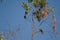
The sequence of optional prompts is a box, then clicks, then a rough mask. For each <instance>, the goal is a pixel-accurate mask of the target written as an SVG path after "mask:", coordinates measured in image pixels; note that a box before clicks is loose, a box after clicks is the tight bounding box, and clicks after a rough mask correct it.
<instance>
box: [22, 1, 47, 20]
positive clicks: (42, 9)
mask: <svg viewBox="0 0 60 40" xmlns="http://www.w3.org/2000/svg"><path fill="white" fill-rule="evenodd" d="M29 3H31V4H32V5H33V6H32V8H33V7H34V9H33V10H34V12H33V13H32V15H33V16H34V17H35V18H36V19H37V20H38V21H40V20H41V19H42V18H45V17H46V16H47V15H48V11H47V10H48V8H47V7H46V5H47V0H28V3H25V2H23V3H22V7H23V8H24V9H25V14H24V19H26V18H27V14H28V13H29V12H30V10H31V7H30V6H29V5H28V4H29Z"/></svg>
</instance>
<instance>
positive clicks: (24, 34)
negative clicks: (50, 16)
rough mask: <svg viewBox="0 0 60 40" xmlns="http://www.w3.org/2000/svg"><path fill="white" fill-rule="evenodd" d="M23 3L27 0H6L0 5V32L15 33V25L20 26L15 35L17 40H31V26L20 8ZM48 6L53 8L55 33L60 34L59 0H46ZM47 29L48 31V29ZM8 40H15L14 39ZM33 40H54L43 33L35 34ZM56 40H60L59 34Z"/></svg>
mask: <svg viewBox="0 0 60 40" xmlns="http://www.w3.org/2000/svg"><path fill="white" fill-rule="evenodd" d="M25 1H27V0H18V1H17V0H6V1H5V2H3V3H0V31H1V32H7V31H8V30H9V29H11V30H13V31H14V32H15V29H16V25H19V24H20V25H19V28H20V31H19V32H18V33H17V36H18V40H31V32H32V24H31V23H29V22H27V21H25V20H24V18H23V16H24V9H23V8H22V7H21V3H22V2H25ZM48 4H49V6H50V7H54V8H55V13H56V19H57V23H56V24H57V32H60V27H59V26H60V0H48ZM8 24H10V26H8ZM44 25H45V23H43V26H44ZM46 28H47V27H46ZM48 28H49V29H50V27H48ZM49 29H48V30H49ZM46 34H47V35H46ZM5 35H7V34H5ZM51 35H53V34H51ZM10 40H15V38H13V39H10ZM34 40H56V39H55V38H53V39H52V38H51V37H50V36H49V34H48V33H45V34H44V35H41V34H40V33H37V34H36V35H35V37H34ZM57 40H60V34H59V35H58V37H57Z"/></svg>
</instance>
